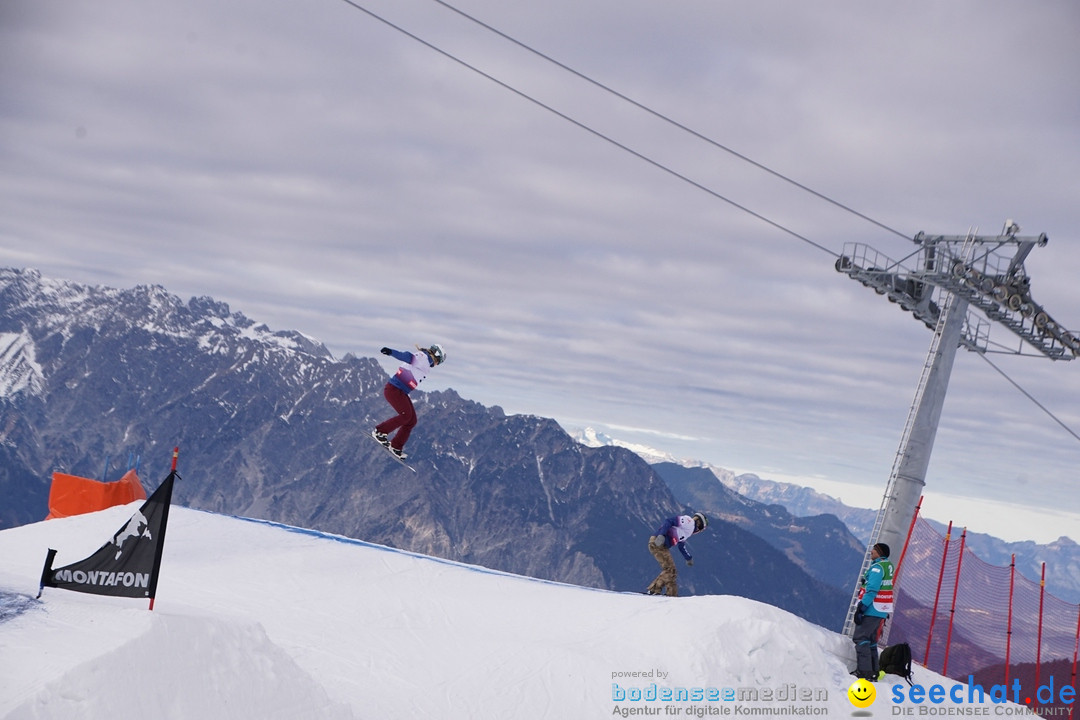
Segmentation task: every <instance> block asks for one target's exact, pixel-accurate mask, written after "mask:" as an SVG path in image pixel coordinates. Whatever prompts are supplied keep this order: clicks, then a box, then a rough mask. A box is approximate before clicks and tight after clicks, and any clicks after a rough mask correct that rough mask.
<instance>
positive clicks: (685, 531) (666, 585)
mask: <svg viewBox="0 0 1080 720" xmlns="http://www.w3.org/2000/svg"><path fill="white" fill-rule="evenodd" d="M708 524H709V519H708V518H707V517H705V513H700V512H696V513H694V514H693V515H679V516H678V517H673V518H668V519H667V520H665V521H664V524H663V525H661V526H660V529H659V530H657V531H656V534H655V535H653V536H652V537H650V538H649V552H651V553H652V555H653V557H654V558H656V562H658V563H660V574H659V575H657V576H656V579H655V580H653V581H652V582H651V583H650V584H649V589H648V590H647V591H646V592H648V594H649V595H663V594H664V591H665V590H666V591H667V594H668V595H670V596H671V597H675V596H676V595H678V594H679V587H678V584H677V583H676V575H677V572H676V570H675V560H674V559H673V558H672V557H671V547H672V546H673V545H674V546H676V547H678V548H679V552H681V553H682V556H683V557H684V558H686V564H687V565H690V566H693V564H694V558H693V557H692V556H691V555H690V551H689V550H687V549H686V540H687V538H689V537H690V536H691V535H695V534H697V533H699V532H701V531H702V530H704V529H705V527H706V526H707V525H708Z"/></svg>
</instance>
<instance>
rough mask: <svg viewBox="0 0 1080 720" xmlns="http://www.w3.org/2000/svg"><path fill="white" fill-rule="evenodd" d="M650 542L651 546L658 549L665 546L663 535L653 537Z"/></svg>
mask: <svg viewBox="0 0 1080 720" xmlns="http://www.w3.org/2000/svg"><path fill="white" fill-rule="evenodd" d="M651 542H652V544H653V545H655V546H656V547H658V548H662V547H664V546H665V545H666V544H667V543H665V542H664V536H663V535H653V538H652V541H651Z"/></svg>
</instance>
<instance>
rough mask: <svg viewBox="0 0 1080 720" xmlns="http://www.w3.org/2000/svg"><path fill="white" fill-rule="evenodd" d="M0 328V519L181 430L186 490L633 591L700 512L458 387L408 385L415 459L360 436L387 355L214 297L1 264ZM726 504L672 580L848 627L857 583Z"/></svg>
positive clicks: (301, 521)
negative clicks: (805, 559) (682, 516)
mask: <svg viewBox="0 0 1080 720" xmlns="http://www.w3.org/2000/svg"><path fill="white" fill-rule="evenodd" d="M0 333H3V337H5V338H11V337H18V338H21V340H19V341H18V342H16V341H14V340H12V341H10V342H8V343H7V345H6V346H5V347H6V348H7V351H6V352H5V355H4V357H5V364H4V379H3V381H2V382H0V386H2V387H4V388H7V392H6V393H5V394H4V395H2V396H0V417H2V418H3V420H2V422H0V495H2V497H4V498H5V503H4V504H3V505H0V527H14V526H19V525H24V524H26V523H29V522H33V521H36V520H39V519H41V518H43V517H44V516H45V514H46V512H47V496H48V484H49V479H50V476H51V473H52V471H54V470H60V471H64V472H70V473H73V474H77V475H83V476H85V477H101V472H102V466H103V463H104V460H105V458H109V457H111V458H114V459H118V460H121V461H122V459H123V458H131V457H135V458H141V459H143V460H142V461H143V462H144V463H145V466H144V469H143V470H142V472H141V475H142V476H143V477H144V478H145V477H147V476H148V475H149V476H150V477H153V476H154V475H155V474H156V473H157V472H161V471H163V470H164V467H163V465H164V463H167V462H168V460H169V458H170V456H171V448H172V447H174V446H179V447H180V448H181V451H180V452H181V467H182V468H185V470H183V471H182V473H181V475H182V478H181V481H179V482H177V484H176V488H175V492H174V502H175V503H176V504H178V505H181V506H185V507H189V508H196V509H202V510H209V511H213V512H219V513H225V514H230V515H245V516H249V517H258V518H263V519H266V520H272V521H276V522H282V523H287V524H289V525H295V526H300V527H307V528H312V529H315V530H319V531H323V532H329V533H336V534H340V535H344V536H348V537H352V538H358V539H361V540H364V541H368V542H376V543H379V544H382V545H387V546H392V547H397V548H401V549H404V550H408V551H412V552H419V553H423V554H425V555H431V556H437V557H442V558H446V559H449V560H453V561H458V562H466V563H470V564H476V565H483V566H485V567H489V568H493V569H497V570H501V571H507V572H513V573H517V574H522V575H528V576H532V577H537V578H542V579H547V580H554V581H559V582H568V583H574V584H577V585H582V586H590V587H596V588H606V589H616V590H641V589H642V588H643V587H644V586H645V585H646V584H647V583H648V582H649V580H651V579H652V577H653V576H655V575H656V573H657V570H658V568H657V567H656V563H655V561H654V560H653V558H652V557H651V556H650V555H649V553H648V551H647V549H646V546H645V545H646V539H647V538H648V536H649V535H650V534H651V533H652V532H653V531H654V530H655V528H656V527H657V526H658V525H659V524H660V523H661V522H662V521H663V519H664V518H665V517H669V516H671V515H674V514H677V513H678V512H681V511H684V510H686V509H688V508H687V507H686V505H685V504H684V503H682V502H681V501H680V500H679V499H677V498H676V497H675V495H674V494H673V493H672V492H671V489H670V488H669V487H668V486H667V485H666V483H665V482H664V480H663V479H662V478H661V477H660V476H659V475H658V473H657V472H656V470H654V469H653V468H652V467H651V466H650V465H649V464H648V463H646V462H645V461H644V460H642V459H641V458H640V457H639V456H637V455H636V454H634V453H632V452H630V451H628V450H625V449H622V448H615V447H606V448H589V447H586V446H584V445H582V444H580V443H577V442H575V441H574V440H573V439H572V438H571V437H570V436H569V435H568V434H567V433H566V432H565V431H563V430H562V428H560V427H559V426H558V425H557V423H555V422H554V421H553V420H550V419H546V418H540V417H534V416H521V415H512V416H507V415H506V414H505V413H504V412H503V411H502V410H501V409H500V408H497V407H495V408H487V407H483V406H481V405H479V404H477V403H474V402H470V401H468V400H465V399H463V398H461V397H460V396H458V395H457V394H456V393H455V392H453V391H452V390H448V391H438V392H424V393H420V394H418V396H417V397H416V404H417V410H418V413H419V415H420V424H419V426H418V427H417V430H416V431H415V432H414V435H413V439H412V440H411V441H410V451H411V455H410V463H411V464H412V465H413V467H415V468H416V470H417V472H416V474H415V475H414V474H412V473H410V472H409V471H408V470H406V469H404V468H402V467H401V466H400V465H399V464H397V463H396V462H394V461H393V460H392V459H391V458H389V457H387V456H386V454H385V451H384V450H383V449H382V448H380V447H378V446H377V445H376V444H375V443H374V442H373V441H372V440H371V439H370V438H368V437H367V432H368V430H369V428H370V427H371V426H372V425H373V424H374V422H375V420H376V419H377V418H381V416H383V415H385V413H386V409H385V403H384V400H383V398H382V392H381V389H382V386H383V384H384V383H385V381H386V378H387V369H385V368H384V367H383V366H381V365H380V364H379V362H378V361H377V360H375V359H373V358H356V357H352V356H346V357H345V358H343V359H342V360H336V359H334V358H333V357H332V356H331V355H330V353H329V352H327V351H326V349H325V348H324V347H323V346H322V345H320V344H319V343H318V342H316V341H314V340H311V339H310V338H308V337H306V336H304V335H303V334H301V333H298V332H274V331H271V330H270V329H269V328H267V327H266V326H264V325H260V324H258V323H256V322H254V321H252V320H250V319H248V318H247V317H245V316H244V315H242V314H240V313H235V312H232V311H231V310H230V309H229V307H228V306H227V305H225V304H224V303H220V302H216V301H214V300H213V299H211V298H205V297H204V298H192V299H191V300H189V301H187V302H184V301H182V300H180V299H179V298H177V297H175V296H172V295H170V294H169V293H168V292H167V291H166V290H165V289H164V288H161V287H146V286H142V287H136V288H133V289H130V290H114V289H109V288H102V287H91V286H83V285H78V284H75V283H69V282H64V281H55V280H49V279H46V278H43V277H42V276H41V275H40V274H39V273H37V272H35V271H20V270H10V269H9V270H0ZM161 474H162V475H164V472H161ZM108 479H115V478H114V477H109V478H108ZM733 519H734V518H726V517H717V518H716V520H715V521H714V522H713V523H711V524H710V527H709V530H708V532H706V533H703V534H701V535H700V536H698V537H695V538H694V540H693V541H692V543H691V546H692V550H693V552H694V553H695V556H696V560H697V562H696V564H695V566H694V567H693V568H692V569H691V568H684V569H683V570H682V571H681V572H680V577H679V580H680V589H681V590H682V591H683V592H684V593H686V594H696V595H703V594H720V593H725V594H738V595H743V596H745V597H749V598H754V599H758V600H761V601H764V602H769V603H771V604H773V605H776V606H778V607H781V608H786V609H789V610H791V611H793V612H797V613H798V614H800V615H801V616H803V617H806V618H808V619H810V620H812V621H813V622H815V623H817V624H819V625H823V626H825V627H835V626H838V625H839V623H840V622H841V621H842V617H843V612H844V610H845V609H846V606H847V603H848V601H849V599H850V592H849V590H847V589H846V588H838V587H834V586H831V585H829V584H828V583H826V582H823V581H822V580H820V579H818V578H817V577H815V576H814V575H813V574H812V573H810V572H808V571H807V570H806V569H805V568H804V567H802V566H801V565H800V564H799V562H798V561H797V560H798V558H794V559H793V558H792V557H791V556H789V555H788V554H786V553H785V552H784V550H782V549H778V548H777V547H775V546H774V545H772V544H770V543H769V542H767V541H765V540H764V539H762V538H761V537H759V536H758V535H756V534H754V533H753V532H752V531H751V530H750V529H748V526H747V524H746V523H743V522H741V521H740V522H734V521H733ZM855 572H857V566H856V567H852V568H848V569H842V572H841V574H842V575H844V576H845V577H852V576H853V574H854V573H855ZM779 576H782V577H784V578H785V582H784V583H783V584H777V583H775V582H774V581H773V578H775V577H779ZM845 584H846V583H845Z"/></svg>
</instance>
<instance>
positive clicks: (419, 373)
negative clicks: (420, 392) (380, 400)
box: [371, 345, 446, 460]
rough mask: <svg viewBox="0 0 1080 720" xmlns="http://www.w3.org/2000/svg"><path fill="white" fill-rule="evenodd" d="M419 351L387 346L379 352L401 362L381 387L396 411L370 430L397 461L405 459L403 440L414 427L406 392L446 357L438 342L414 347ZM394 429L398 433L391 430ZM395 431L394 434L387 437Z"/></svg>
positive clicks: (409, 400) (414, 412) (414, 387)
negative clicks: (393, 348)
mask: <svg viewBox="0 0 1080 720" xmlns="http://www.w3.org/2000/svg"><path fill="white" fill-rule="evenodd" d="M416 349H417V351H418V352H415V353H412V352H408V351H404V350H392V349H390V348H388V347H384V348H382V349H381V350H380V351H379V352H381V353H382V354H383V355H391V356H393V357H394V358H395V359H397V360H400V361H401V367H399V368H398V369H397V372H396V373H395V374H394V376H393V377H391V378H390V381H389V382H387V383H386V387H384V388H383V397H385V398H386V402H388V403H390V406H391V407H392V408H394V410H396V411H397V415H394V416H393V417H391V418H388V419H387V420H384V421H382V422H381V423H379V424H378V425H376V426H375V429H374V430H372V431H371V436H372V437H373V438H375V439H376V440H378V441H379V442H380V443H382V444H383V445H384V446H385V447H386V449H388V450H389V451H390V452H392V453H393V454H394V455H395V456H397V458H398V459H399V460H404V459H405V452H404V448H405V443H406V442H408V440H409V434H410V433H412V429H413V428H414V427H416V408H414V407H413V403H412V399H411V398H410V397H409V393H410V392H412V391H413V390H415V389H416V386H417V385H419V384H420V381H421V380H423V379H424V378H425V377H427V374H428V371H429V370H430V369H431V368H433V367H435V366H436V365H441V364H442V362H443V361H444V360H446V353H444V352H443V349H442V347H441V346H439V345H432V346H431V347H428V348H422V347H420V346H419V345H417V346H416ZM394 431H397V432H394ZM390 433H394V437H393V438H391V437H390Z"/></svg>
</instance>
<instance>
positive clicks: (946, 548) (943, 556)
mask: <svg viewBox="0 0 1080 720" xmlns="http://www.w3.org/2000/svg"><path fill="white" fill-rule="evenodd" d="M950 537H952V520H950V521H949V529H948V530H946V531H945V543H944V550H942V551H941V571H940V572H939V573H938V580H937V590H935V591H934V611H933V612H932V613H931V614H930V629H929V630H927V632H926V654H925V655H924V656H923V666H924V667H930V641H931V640H933V639H934V621H936V620H937V609H938V600H939V599H940V598H941V583H942V581H943V580H944V578H945V560H946V559H947V558H948V556H949V538H950Z"/></svg>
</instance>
